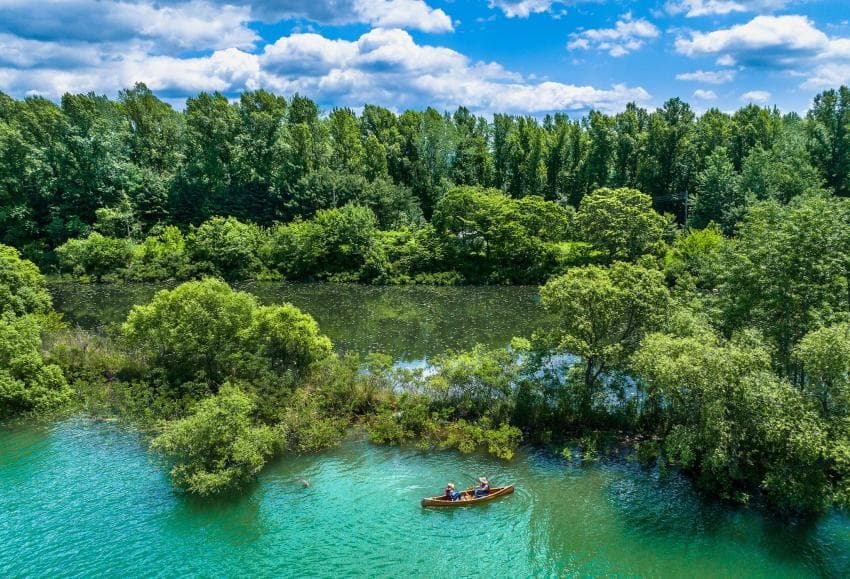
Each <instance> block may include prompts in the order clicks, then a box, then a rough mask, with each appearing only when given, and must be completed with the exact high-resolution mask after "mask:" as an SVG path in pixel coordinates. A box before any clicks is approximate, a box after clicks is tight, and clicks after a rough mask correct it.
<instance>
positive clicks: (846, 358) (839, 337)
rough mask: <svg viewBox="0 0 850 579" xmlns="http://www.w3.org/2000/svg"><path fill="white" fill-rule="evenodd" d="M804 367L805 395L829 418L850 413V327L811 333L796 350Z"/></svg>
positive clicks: (833, 327) (830, 328) (844, 324)
mask: <svg viewBox="0 0 850 579" xmlns="http://www.w3.org/2000/svg"><path fill="white" fill-rule="evenodd" d="M794 357H795V358H796V359H797V360H798V361H799V362H800V364H802V366H803V372H804V374H805V378H804V379H803V392H804V393H805V394H806V395H807V396H809V397H810V398H811V399H812V401H813V402H815V403H816V404H817V405H818V408H819V410H820V412H821V415H823V416H824V417H826V418H832V417H845V416H848V414H850V324H847V323H840V324H835V325H832V326H827V327H824V328H818V329H817V330H812V331H811V332H809V333H808V334H806V335H805V336H803V338H802V339H801V340H800V342H799V343H798V344H797V346H796V347H795V348H794Z"/></svg>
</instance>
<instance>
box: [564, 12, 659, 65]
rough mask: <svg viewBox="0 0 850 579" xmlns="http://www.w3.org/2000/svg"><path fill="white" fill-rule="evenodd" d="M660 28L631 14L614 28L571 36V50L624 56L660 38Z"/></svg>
mask: <svg viewBox="0 0 850 579" xmlns="http://www.w3.org/2000/svg"><path fill="white" fill-rule="evenodd" d="M658 34H659V32H658V28H656V27H655V25H654V24H652V22H650V21H649V20H646V19H645V18H638V19H637V20H635V19H634V18H632V15H631V13H630V12H629V13H626V14H624V15H623V16H621V17H620V19H619V20H618V21H617V23H616V24H615V25H614V28H600V29H595V30H584V31H582V32H577V33H574V34H571V35H570V38H571V40H570V41H569V42H568V43H567V48H568V49H569V50H590V49H595V50H604V51H607V52H608V54H610V55H611V56H614V57H619V56H624V55H626V54H628V53H630V52H634V51H635V50H638V49H639V48H641V47H642V46H643V45H644V43H645V42H646V41H647V40H651V39H653V38H657V37H658Z"/></svg>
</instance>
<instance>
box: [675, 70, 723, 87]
mask: <svg viewBox="0 0 850 579" xmlns="http://www.w3.org/2000/svg"><path fill="white" fill-rule="evenodd" d="M737 73H738V71H736V70H734V69H731V68H727V69H724V70H695V71H693V72H683V73H680V74H677V75H676V80H686V81H693V82H704V83H707V84H726V83H727V82H732V81H733V80H735V75H736V74H737Z"/></svg>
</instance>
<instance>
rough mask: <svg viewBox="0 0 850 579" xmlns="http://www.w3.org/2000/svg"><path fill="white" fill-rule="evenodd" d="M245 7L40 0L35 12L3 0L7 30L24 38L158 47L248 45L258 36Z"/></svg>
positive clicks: (17, 0)
mask: <svg viewBox="0 0 850 579" xmlns="http://www.w3.org/2000/svg"><path fill="white" fill-rule="evenodd" d="M250 18H251V16H250V9H249V8H248V7H246V6H233V5H229V4H228V5H217V4H215V3H214V2H208V1H205V0H190V1H184V2H180V3H179V4H173V5H162V4H157V3H154V2H151V1H138V2H133V1H120V2H100V1H98V0H42V1H41V2H39V5H38V10H37V13H34V12H33V5H32V2H31V1H29V0H3V1H2V2H0V22H2V23H3V24H2V27H3V30H4V31H5V32H7V33H9V34H14V35H16V36H19V37H23V38H35V39H38V40H42V41H50V40H61V41H63V42H66V43H73V42H76V41H86V42H121V41H127V40H129V39H137V40H145V41H149V42H151V43H154V44H155V46H156V48H157V49H158V50H159V51H167V50H210V49H212V50H214V49H221V48H230V47H237V48H250V47H252V46H253V45H254V43H255V42H256V41H257V40H259V36H258V35H257V33H256V32H254V31H253V30H251V29H250V28H248V27H247V22H248V21H249V20H250Z"/></svg>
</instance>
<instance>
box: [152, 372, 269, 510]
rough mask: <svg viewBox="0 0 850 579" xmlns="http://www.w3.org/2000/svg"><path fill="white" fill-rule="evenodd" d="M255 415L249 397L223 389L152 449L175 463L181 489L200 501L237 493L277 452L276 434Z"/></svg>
mask: <svg viewBox="0 0 850 579" xmlns="http://www.w3.org/2000/svg"><path fill="white" fill-rule="evenodd" d="M253 410H254V400H253V399H252V398H251V397H250V396H249V395H247V394H245V393H244V392H242V391H241V390H240V389H239V388H237V387H235V386H231V385H225V386H223V387H222V388H221V391H220V392H219V393H218V394H217V395H216V396H212V397H210V398H207V399H205V400H203V401H201V402H199V403H198V405H197V407H196V408H195V410H194V411H193V412H192V414H191V415H190V416H188V417H187V418H184V419H182V420H178V421H175V422H170V423H168V424H166V425H165V428H164V430H163V432H162V434H160V435H159V436H157V437H156V438H155V439H154V440H153V443H152V445H151V446H152V448H154V449H155V450H159V451H162V452H163V453H165V454H166V455H167V456H169V457H171V458H173V459H174V460H175V462H176V464H175V465H174V467H173V468H172V469H171V477H172V479H173V480H174V482H175V484H177V486H179V487H181V488H183V489H186V490H187V491H189V492H191V493H195V494H198V495H202V496H204V495H212V494H217V493H221V492H223V491H226V490H229V489H233V488H235V487H238V486H240V485H242V484H244V483H245V482H247V481H250V480H251V479H253V478H254V476H256V474H257V473H258V472H260V470H261V469H262V468H263V465H265V463H266V459H267V458H268V457H269V456H271V455H272V452H273V450H274V446H275V442H276V438H275V433H274V431H273V429H271V428H269V427H268V426H259V425H257V424H255V422H254V420H253V419H252V418H251V414H252V412H253Z"/></svg>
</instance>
